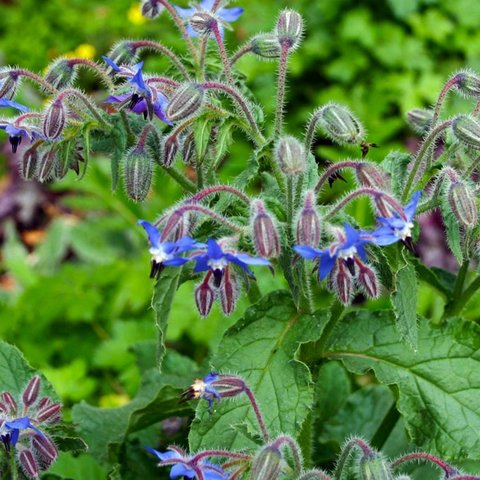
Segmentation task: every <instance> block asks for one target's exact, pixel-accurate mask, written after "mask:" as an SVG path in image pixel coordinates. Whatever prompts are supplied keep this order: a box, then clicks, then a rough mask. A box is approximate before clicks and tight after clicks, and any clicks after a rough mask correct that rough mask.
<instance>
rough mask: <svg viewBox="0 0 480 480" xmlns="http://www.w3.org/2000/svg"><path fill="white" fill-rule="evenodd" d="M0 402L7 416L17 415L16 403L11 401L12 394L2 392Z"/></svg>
mask: <svg viewBox="0 0 480 480" xmlns="http://www.w3.org/2000/svg"><path fill="white" fill-rule="evenodd" d="M1 400H2V403H3V405H5V407H6V409H7V410H6V411H7V412H8V414H10V415H13V416H15V415H16V414H17V402H16V401H15V400H14V399H13V397H12V394H11V393H10V392H3V393H2V396H1Z"/></svg>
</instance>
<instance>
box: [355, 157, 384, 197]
mask: <svg viewBox="0 0 480 480" xmlns="http://www.w3.org/2000/svg"><path fill="white" fill-rule="evenodd" d="M355 175H356V177H357V181H358V183H359V184H360V185H361V186H362V187H370V188H375V189H376V190H383V191H387V190H388V189H389V185H390V182H389V179H388V177H387V175H386V174H385V172H384V171H383V170H381V169H380V168H378V167H377V166H375V165H374V164H373V163H370V162H361V163H360V162H359V163H358V164H357V167H356V168H355Z"/></svg>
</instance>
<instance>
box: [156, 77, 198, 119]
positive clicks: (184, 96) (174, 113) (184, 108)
mask: <svg viewBox="0 0 480 480" xmlns="http://www.w3.org/2000/svg"><path fill="white" fill-rule="evenodd" d="M204 97H205V92H204V90H203V88H202V87H201V86H200V85H198V84H195V83H185V84H184V85H181V86H180V87H178V89H177V90H176V91H175V93H174V94H173V96H172V98H171V99H170V102H169V104H168V107H167V109H166V112H165V113H166V115H167V117H168V118H169V119H170V120H171V121H172V122H178V121H180V120H185V119H186V118H188V117H190V116H192V115H194V114H195V113H197V112H198V111H199V110H200V108H201V107H202V104H203V100H204Z"/></svg>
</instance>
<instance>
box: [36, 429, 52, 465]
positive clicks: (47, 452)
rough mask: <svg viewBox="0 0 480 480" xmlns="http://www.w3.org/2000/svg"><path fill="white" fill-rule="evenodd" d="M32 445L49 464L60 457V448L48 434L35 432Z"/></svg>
mask: <svg viewBox="0 0 480 480" xmlns="http://www.w3.org/2000/svg"><path fill="white" fill-rule="evenodd" d="M32 447H33V448H34V449H35V452H37V453H39V454H40V455H41V457H42V459H43V460H44V461H45V463H46V464H47V465H50V464H51V463H52V462H54V461H55V460H56V459H57V457H58V450H57V447H56V446H55V444H54V443H53V441H52V440H51V438H49V437H47V435H45V434H43V435H38V434H35V435H34V436H33V438H32Z"/></svg>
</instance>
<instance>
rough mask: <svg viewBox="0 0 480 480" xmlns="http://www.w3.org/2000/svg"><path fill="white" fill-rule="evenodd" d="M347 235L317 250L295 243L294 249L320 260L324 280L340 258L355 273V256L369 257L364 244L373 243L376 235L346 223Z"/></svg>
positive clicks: (320, 274) (300, 253) (304, 255)
mask: <svg viewBox="0 0 480 480" xmlns="http://www.w3.org/2000/svg"><path fill="white" fill-rule="evenodd" d="M344 230H345V235H342V234H340V235H339V236H340V239H339V241H338V242H335V243H332V244H331V245H330V247H329V248H326V249H324V250H317V249H316V248H313V247H310V246H308V245H295V246H294V247H293V249H294V250H295V252H297V253H298V254H299V255H300V256H301V257H303V258H306V259H308V260H319V268H318V275H319V279H320V280H323V279H324V278H325V277H326V276H327V275H328V274H329V273H330V272H331V271H332V269H333V268H334V266H335V263H336V262H337V260H338V259H341V260H343V261H344V262H345V264H346V265H347V267H348V269H349V270H350V273H351V274H352V275H354V274H355V262H354V257H355V256H356V255H358V256H359V257H360V258H361V259H362V260H363V261H366V259H367V253H366V251H365V248H364V245H366V244H368V243H373V241H374V237H373V236H372V234H371V233H370V232H366V231H364V230H356V229H354V228H353V227H351V226H350V225H348V224H345V225H344Z"/></svg>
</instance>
